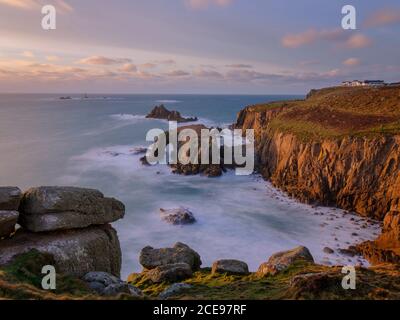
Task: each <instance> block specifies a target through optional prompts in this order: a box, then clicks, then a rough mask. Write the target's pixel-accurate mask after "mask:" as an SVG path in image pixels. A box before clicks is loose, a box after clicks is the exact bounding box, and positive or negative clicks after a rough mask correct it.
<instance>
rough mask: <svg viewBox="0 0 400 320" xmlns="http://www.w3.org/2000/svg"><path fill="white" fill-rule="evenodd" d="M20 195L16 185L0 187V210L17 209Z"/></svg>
mask: <svg viewBox="0 0 400 320" xmlns="http://www.w3.org/2000/svg"><path fill="white" fill-rule="evenodd" d="M21 196H22V193H21V190H20V189H19V188H17V187H0V211H18V207H19V203H20V200H21Z"/></svg>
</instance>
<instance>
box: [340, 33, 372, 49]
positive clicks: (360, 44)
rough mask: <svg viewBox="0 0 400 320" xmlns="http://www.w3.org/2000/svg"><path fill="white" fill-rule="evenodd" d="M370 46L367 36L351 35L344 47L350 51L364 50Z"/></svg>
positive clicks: (370, 41) (370, 42)
mask: <svg viewBox="0 0 400 320" xmlns="http://www.w3.org/2000/svg"><path fill="white" fill-rule="evenodd" d="M371 44H372V40H371V39H370V38H368V37H367V36H365V35H363V34H361V33H357V34H354V35H352V36H351V37H350V38H349V39H347V41H346V44H345V45H346V47H347V48H350V49H360V48H365V47H368V46H370V45H371Z"/></svg>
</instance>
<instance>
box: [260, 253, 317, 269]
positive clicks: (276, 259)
mask: <svg viewBox="0 0 400 320" xmlns="http://www.w3.org/2000/svg"><path fill="white" fill-rule="evenodd" d="M297 261H306V262H310V263H314V258H313V256H312V255H311V253H310V251H309V250H308V249H307V248H306V247H297V248H294V249H292V250H289V251H282V252H278V253H275V254H274V255H272V256H271V257H270V258H269V260H268V262H265V263H263V264H261V265H260V267H259V268H258V271H257V274H258V275H260V276H265V275H275V274H277V273H279V272H281V271H284V270H286V269H288V268H289V267H290V266H291V265H293V264H294V263H295V262H297Z"/></svg>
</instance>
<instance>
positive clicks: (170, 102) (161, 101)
mask: <svg viewBox="0 0 400 320" xmlns="http://www.w3.org/2000/svg"><path fill="white" fill-rule="evenodd" d="M156 102H157V103H165V104H167V103H168V104H173V103H181V102H182V101H179V100H156Z"/></svg>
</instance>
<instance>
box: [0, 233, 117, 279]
mask: <svg viewBox="0 0 400 320" xmlns="http://www.w3.org/2000/svg"><path fill="white" fill-rule="evenodd" d="M33 249H36V250H37V251H39V252H42V253H49V254H51V255H52V256H53V257H54V260H55V263H56V265H55V267H56V270H57V271H58V272H62V273H64V274H66V275H71V276H77V277H83V276H84V275H85V274H87V273H88V272H90V271H93V270H97V271H104V272H108V273H111V274H113V275H114V276H117V277H119V275H120V270H121V248H120V244H119V240H118V237H117V233H116V231H115V230H114V229H113V228H112V227H111V226H109V225H103V226H92V227H88V228H86V229H74V230H68V231H58V232H49V233H32V232H27V231H23V230H19V231H18V232H17V233H16V234H15V236H14V237H13V238H12V239H7V240H3V241H1V242H0V253H1V254H0V265H5V264H7V263H8V262H10V261H11V260H12V258H13V257H14V256H16V255H20V254H23V253H26V252H29V251H31V250H33Z"/></svg>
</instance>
